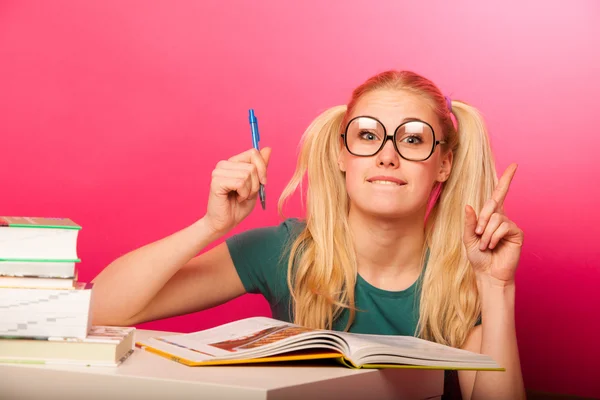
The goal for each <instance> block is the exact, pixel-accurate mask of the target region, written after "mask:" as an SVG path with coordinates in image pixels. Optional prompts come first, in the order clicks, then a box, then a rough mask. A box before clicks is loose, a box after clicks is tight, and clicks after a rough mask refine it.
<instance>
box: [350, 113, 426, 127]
mask: <svg viewBox="0 0 600 400" xmlns="http://www.w3.org/2000/svg"><path fill="white" fill-rule="evenodd" d="M359 117H368V118H373V119H376V120H377V121H379V123H380V124H382V125H383V122H381V121H380V120H379V118H377V117H374V116H372V115H368V114H360V115H355V116H354V117H352V118H350V119H354V118H359ZM412 121H418V122H425V123H427V124H429V122H427V121H425V120H423V119H421V118H417V117H406V118H404V119H403V120H402V121H400V124H403V123H405V122H412Z"/></svg>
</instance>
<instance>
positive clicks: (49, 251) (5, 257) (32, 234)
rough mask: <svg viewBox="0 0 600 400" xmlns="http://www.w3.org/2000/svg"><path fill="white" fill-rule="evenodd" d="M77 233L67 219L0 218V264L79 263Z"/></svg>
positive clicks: (77, 227)
mask: <svg viewBox="0 0 600 400" xmlns="http://www.w3.org/2000/svg"><path fill="white" fill-rule="evenodd" d="M80 230H81V226H80V225H78V224H76V223H75V222H73V221H72V220H71V219H69V218H44V217H0V262H3V261H20V262H79V261H80V260H79V257H78V256H77V238H78V235H79V231H80Z"/></svg>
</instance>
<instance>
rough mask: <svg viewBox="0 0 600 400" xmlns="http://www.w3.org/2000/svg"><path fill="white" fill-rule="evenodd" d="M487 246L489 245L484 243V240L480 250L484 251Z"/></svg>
mask: <svg viewBox="0 0 600 400" xmlns="http://www.w3.org/2000/svg"><path fill="white" fill-rule="evenodd" d="M486 247H487V246H486V245H485V243H483V242H482V243H481V244H480V245H479V250H481V251H484V250H485V248H486Z"/></svg>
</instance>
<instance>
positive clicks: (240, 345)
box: [140, 317, 336, 362]
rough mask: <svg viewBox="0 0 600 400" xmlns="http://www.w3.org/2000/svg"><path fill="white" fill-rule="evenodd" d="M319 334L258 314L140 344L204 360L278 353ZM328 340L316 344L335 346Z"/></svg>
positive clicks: (328, 346)
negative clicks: (257, 315)
mask: <svg viewBox="0 0 600 400" xmlns="http://www.w3.org/2000/svg"><path fill="white" fill-rule="evenodd" d="M320 336H323V332H321V331H317V330H313V329H309V328H304V327H300V326H297V325H294V324H290V323H286V322H282V321H277V320H274V319H271V318H266V317H255V318H248V319H244V320H241V321H235V322H231V323H229V324H225V325H221V326H218V327H215V328H212V329H208V330H204V331H200V332H195V333H189V334H177V335H168V336H160V337H155V338H151V339H149V340H146V341H141V342H140V344H141V345H143V346H147V347H151V348H154V349H156V350H159V351H161V352H164V353H167V354H170V355H172V356H176V357H179V358H182V359H186V360H190V361H194V362H203V361H217V360H233V359H248V358H256V357H265V356H267V355H273V354H279V353H283V352H287V351H289V349H292V348H297V347H296V346H295V345H296V344H298V343H301V344H308V343H311V342H310V341H307V340H308V339H311V338H314V337H320ZM325 337H327V333H325ZM305 341H306V343H305ZM321 343H322V342H321ZM325 343H326V344H324V345H319V344H318V343H317V344H316V345H317V347H320V348H329V349H331V348H336V341H335V340H327V339H326V338H325Z"/></svg>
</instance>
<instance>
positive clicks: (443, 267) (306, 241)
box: [279, 71, 497, 347]
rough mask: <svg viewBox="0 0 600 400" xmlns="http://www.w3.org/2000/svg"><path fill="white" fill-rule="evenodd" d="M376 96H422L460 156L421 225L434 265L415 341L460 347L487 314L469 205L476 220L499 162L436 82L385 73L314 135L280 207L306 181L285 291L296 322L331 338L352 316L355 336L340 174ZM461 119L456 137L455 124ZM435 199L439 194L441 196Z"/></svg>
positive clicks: (335, 110) (473, 120)
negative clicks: (353, 126)
mask: <svg viewBox="0 0 600 400" xmlns="http://www.w3.org/2000/svg"><path fill="white" fill-rule="evenodd" d="M379 89H394V90H404V91H408V92H411V93H415V94H418V95H420V96H422V97H423V98H424V99H425V100H426V101H428V102H429V103H430V104H431V105H432V106H433V108H434V111H435V113H436V115H437V116H438V118H439V122H440V126H441V127H442V130H443V133H444V135H443V136H444V137H445V140H446V142H447V143H446V144H445V145H443V147H442V151H445V152H447V151H450V150H451V151H452V152H453V162H452V172H451V174H450V177H449V178H448V180H447V181H446V182H444V183H443V184H442V185H441V187H439V188H437V189H438V190H439V198H437V200H436V201H435V202H434V203H433V205H432V206H431V209H430V210H429V213H428V216H427V219H426V221H424V229H425V244H426V248H428V249H429V258H428V262H427V267H426V270H425V272H424V276H423V280H422V287H421V298H420V307H419V323H418V327H417V332H415V333H416V334H417V335H418V336H420V337H422V338H424V339H428V340H433V341H436V342H438V343H443V344H447V345H450V346H454V347H460V346H461V345H462V344H463V343H464V341H465V339H466V337H467V334H468V332H469V330H470V329H471V328H472V327H473V326H474V325H475V323H476V321H477V319H478V317H479V315H480V312H481V305H480V302H479V299H478V294H477V286H476V283H475V276H474V274H473V271H472V269H471V265H470V263H469V261H468V259H467V256H466V252H465V249H464V245H463V242H462V237H463V229H464V210H465V206H466V205H467V204H469V205H471V206H472V207H473V208H474V209H475V211H476V212H477V213H479V211H480V210H481V208H482V207H483V204H484V202H485V201H486V200H487V199H488V198H489V197H490V196H491V194H492V191H493V188H494V186H495V185H496V183H497V177H496V171H495V166H494V159H493V155H492V151H491V148H490V144H489V141H488V135H487V131H486V128H485V125H484V122H483V118H482V116H481V115H480V113H479V112H478V111H477V110H476V109H475V108H473V107H471V106H470V105H468V104H466V103H464V102H461V101H457V100H453V101H452V112H450V110H449V109H448V105H447V103H446V99H445V97H444V95H443V94H442V93H441V91H440V90H439V89H438V88H437V86H436V85H435V84H433V82H431V81H430V80H428V79H426V78H424V77H422V76H420V75H418V74H415V73H413V72H410V71H400V72H398V71H386V72H383V73H381V74H378V75H376V76H374V77H372V78H370V79H368V80H367V81H366V82H365V83H363V84H362V85H361V86H359V87H358V88H356V89H355V90H354V92H353V93H352V97H351V100H350V102H349V103H348V105H347V106H336V107H332V108H330V109H328V110H326V111H325V112H323V113H322V114H321V115H319V116H318V117H317V118H316V119H315V120H314V121H313V122H312V123H311V124H310V126H309V127H308V128H307V130H306V131H305V133H304V135H303V136H302V141H301V150H300V155H299V158H298V163H297V166H296V171H295V173H294V175H293V177H292V179H291V180H290V182H289V183H288V185H287V187H286V188H285V190H284V191H283V193H282V195H281V198H280V199H279V210H280V213H281V214H282V211H281V210H282V208H283V206H284V204H285V201H286V200H287V199H288V198H289V197H290V196H291V195H292V194H293V193H294V192H295V191H296V190H297V189H298V188H300V190H301V192H302V182H303V179H304V178H305V176H306V178H307V181H308V185H307V194H306V196H307V198H306V227H305V228H304V229H303V230H302V232H301V233H300V235H299V236H298V237H297V238H296V239H295V240H294V241H293V243H292V244H291V247H290V256H289V259H288V286H289V288H290V293H291V296H292V306H293V315H294V322H295V323H297V324H300V325H304V326H308V327H313V328H320V329H332V327H333V324H334V321H335V320H336V318H337V317H339V316H340V315H341V313H342V312H343V311H344V310H345V309H348V310H349V313H350V316H349V319H348V324H347V326H346V329H349V327H350V326H351V324H352V322H353V321H354V318H355V315H356V308H355V297H354V287H355V284H356V277H357V261H356V255H355V252H354V245H353V241H352V236H351V233H350V229H349V226H348V210H349V199H348V195H347V192H346V186H345V179H344V175H343V173H342V172H341V171H340V169H339V166H338V156H339V154H340V151H341V150H342V146H341V142H340V134H341V133H342V132H343V129H344V126H345V124H346V123H347V120H348V116H349V115H351V113H352V110H353V108H354V106H355V105H356V102H357V101H358V100H359V99H360V98H361V96H363V95H364V94H365V93H368V92H371V91H374V90H379ZM452 114H453V115H454V117H455V118H456V124H457V127H458V131H457V129H456V128H455V127H454V123H453V121H452ZM434 190H435V189H434Z"/></svg>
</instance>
